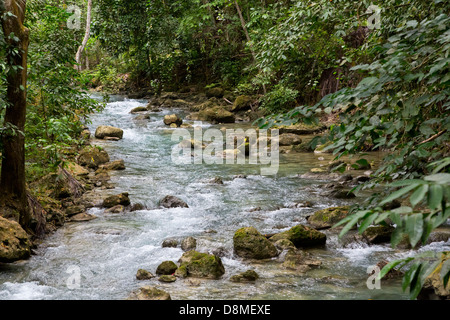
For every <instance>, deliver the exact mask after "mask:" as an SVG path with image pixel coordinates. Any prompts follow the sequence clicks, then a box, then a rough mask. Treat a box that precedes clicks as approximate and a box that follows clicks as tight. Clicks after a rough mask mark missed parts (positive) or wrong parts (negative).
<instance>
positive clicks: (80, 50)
mask: <svg viewBox="0 0 450 320" xmlns="http://www.w3.org/2000/svg"><path fill="white" fill-rule="evenodd" d="M91 13H92V0H88V6H87V17H86V32H85V33H84V39H83V42H82V43H81V46H79V47H78V51H77V54H76V56H75V61H76V63H77V65H76V66H75V69H77V70H78V71H81V54H82V53H83V51H84V49H85V48H86V45H87V43H88V41H89V36H90V34H91Z"/></svg>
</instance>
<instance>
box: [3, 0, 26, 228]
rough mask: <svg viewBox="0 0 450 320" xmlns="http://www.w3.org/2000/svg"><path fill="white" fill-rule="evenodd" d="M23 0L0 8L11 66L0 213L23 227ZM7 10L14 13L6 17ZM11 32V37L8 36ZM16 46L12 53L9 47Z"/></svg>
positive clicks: (24, 86) (4, 135)
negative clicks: (16, 50) (16, 51)
mask: <svg viewBox="0 0 450 320" xmlns="http://www.w3.org/2000/svg"><path fill="white" fill-rule="evenodd" d="M25 9H26V0H5V1H3V4H2V5H1V7H0V11H1V12H0V14H2V16H4V17H5V18H4V19H3V20H2V28H3V35H4V38H5V39H4V40H5V42H6V43H7V45H8V47H9V49H8V50H7V53H6V61H8V62H9V63H10V64H11V66H18V67H19V68H16V70H15V71H14V69H13V68H11V70H10V71H9V72H8V74H7V76H6V82H7V92H6V101H7V103H8V107H7V108H6V111H5V119H4V121H5V122H4V126H5V127H8V128H10V130H7V133H4V134H3V136H2V142H3V159H2V170H1V180H0V207H1V209H0V210H1V212H0V214H1V215H2V216H4V217H5V218H8V219H14V220H16V221H18V222H19V223H20V224H21V225H22V226H23V227H27V226H28V224H29V222H30V219H31V218H30V212H29V210H28V201H27V193H26V183H25V136H24V129H25V118H26V102H27V54H28V44H29V32H28V29H27V28H25V27H24V25H23V22H24V19H25ZM5 12H11V13H12V14H13V15H14V16H6V15H4V13H5ZM11 34H14V37H11V38H12V39H10V35H11ZM13 48H14V49H18V53H16V54H14V53H13V52H12V49H13Z"/></svg>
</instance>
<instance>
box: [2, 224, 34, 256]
mask: <svg viewBox="0 0 450 320" xmlns="http://www.w3.org/2000/svg"><path fill="white" fill-rule="evenodd" d="M30 255H31V241H30V240H29V239H28V235H27V233H26V232H25V230H23V229H22V227H21V226H20V224H18V223H17V222H15V221H11V220H7V219H5V218H3V217H0V262H4V263H10V262H14V261H18V260H24V259H28V258H29V257H30Z"/></svg>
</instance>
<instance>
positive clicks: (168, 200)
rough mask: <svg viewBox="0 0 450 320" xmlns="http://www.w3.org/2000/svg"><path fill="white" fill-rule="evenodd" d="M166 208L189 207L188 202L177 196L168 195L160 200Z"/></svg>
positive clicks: (160, 203)
mask: <svg viewBox="0 0 450 320" xmlns="http://www.w3.org/2000/svg"><path fill="white" fill-rule="evenodd" d="M159 205H160V206H162V207H164V208H189V206H188V205H187V203H186V202H184V201H183V200H181V199H180V198H177V197H175V196H166V197H164V199H162V200H161V201H160V202H159Z"/></svg>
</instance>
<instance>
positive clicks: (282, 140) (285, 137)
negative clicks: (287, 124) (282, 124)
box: [279, 133, 302, 147]
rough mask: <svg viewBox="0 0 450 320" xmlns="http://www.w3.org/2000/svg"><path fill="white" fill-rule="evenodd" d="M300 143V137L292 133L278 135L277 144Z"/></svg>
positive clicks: (289, 144) (281, 145)
mask: <svg viewBox="0 0 450 320" xmlns="http://www.w3.org/2000/svg"><path fill="white" fill-rule="evenodd" d="M301 143H302V138H301V137H300V136H298V135H296V134H293V133H284V134H280V136H279V145H280V147H283V146H293V145H298V144H301Z"/></svg>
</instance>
